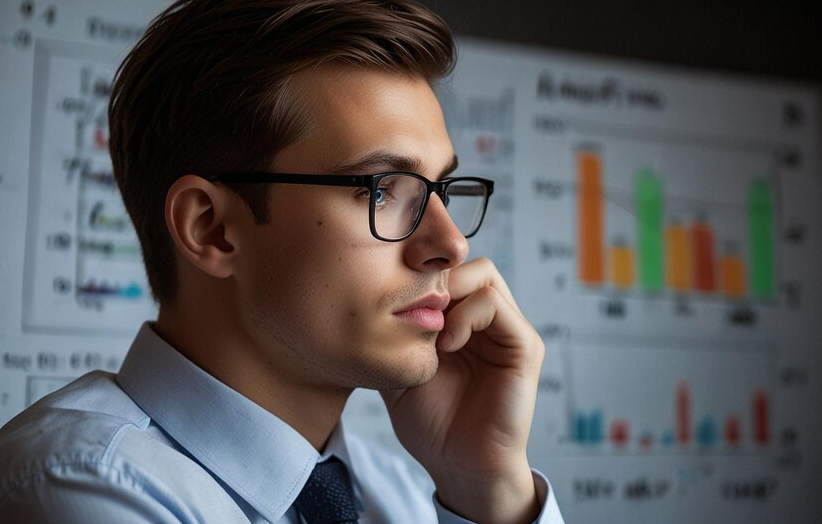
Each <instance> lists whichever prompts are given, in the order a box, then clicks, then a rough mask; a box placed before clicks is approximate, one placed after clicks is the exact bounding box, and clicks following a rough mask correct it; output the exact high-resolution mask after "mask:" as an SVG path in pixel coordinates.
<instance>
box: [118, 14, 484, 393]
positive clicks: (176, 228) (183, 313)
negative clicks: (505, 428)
mask: <svg viewBox="0 0 822 524" xmlns="http://www.w3.org/2000/svg"><path fill="white" fill-rule="evenodd" d="M454 58H455V57H454V44H453V41H452V37H451V35H450V32H449V31H448V29H447V27H446V26H445V25H444V23H443V22H442V21H441V20H440V19H439V18H437V17H436V16H435V15H433V14H432V13H430V12H428V11H427V10H425V9H424V8H422V7H419V6H417V5H416V4H413V3H411V2H409V1H406V0H395V1H390V2H389V1H377V0H356V1H354V0H323V1H316V0H294V1H290V2H284V1H277V0H228V1H212V0H196V1H184V2H179V3H177V4H175V6H173V7H172V8H170V9H169V10H168V11H166V13H165V14H163V15H162V16H161V17H160V18H159V19H158V21H157V22H155V24H154V25H153V26H152V28H151V29H150V30H149V31H148V33H147V35H146V37H145V38H144V40H143V41H142V42H141V43H140V44H139V45H138V46H137V47H136V49H135V50H134V51H133V53H132V54H131V55H130V56H129V58H128V59H127V61H126V62H125V63H124V65H123V67H122V69H121V72H120V75H119V77H118V80H117V81H116V84H115V88H114V91H113V99H112V105H111V111H110V125H111V128H112V129H111V144H112V146H111V149H112V157H113V161H114V170H115V174H116V176H117V178H118V182H119V185H120V188H121V190H122V192H123V196H124V200H125V203H126V207H127V209H128V210H129V213H130V214H131V216H132V218H133V220H134V222H135V225H136V228H137V231H138V235H139V236H140V240H141V243H142V246H143V251H144V257H145V259H146V265H147V270H148V274H149V279H150V283H151V285H152V288H153V290H154V293H155V295H156V296H157V298H158V299H159V300H160V303H161V315H160V317H161V318H160V321H161V324H162V323H163V318H164V313H163V311H164V310H165V311H173V312H174V313H172V314H170V315H169V316H168V317H167V318H173V320H169V323H170V324H181V323H186V322H188V323H189V325H188V326H187V328H186V327H183V328H180V329H183V330H184V331H185V333H186V335H184V336H186V337H189V338H190V337H191V336H196V334H197V333H200V334H201V339H200V340H198V341H192V340H188V341H187V343H189V344H193V345H194V346H195V347H197V346H199V349H197V350H196V351H200V352H201V353H200V355H199V356H198V357H197V358H198V359H199V363H200V364H202V365H204V367H205V368H206V369H207V370H209V371H211V372H214V373H216V374H218V376H220V375H221V374H222V376H221V378H222V379H223V380H226V381H227V382H228V383H232V380H231V379H226V376H225V369H219V368H220V367H221V366H222V367H223V368H224V367H225V366H233V369H234V370H235V374H236V375H237V376H240V377H241V378H239V379H238V380H237V381H233V385H235V386H236V385H237V383H241V384H242V388H245V389H241V391H242V392H243V393H244V394H246V395H247V396H249V397H250V398H252V399H262V398H265V397H268V398H271V395H270V394H269V393H260V392H256V393H255V392H254V391H251V389H252V388H254V387H255V385H256V386H259V387H260V388H262V389H266V388H268V387H270V385H271V384H278V385H280V386H282V385H283V384H291V385H292V386H294V387H297V386H299V387H300V388H305V387H311V386H315V387H317V388H326V389H327V388H328V387H332V388H340V389H341V390H345V389H348V388H355V387H370V388H375V389H387V388H396V387H408V386H411V385H417V384H421V383H424V382H425V381H427V380H428V379H430V378H431V377H432V376H433V374H434V373H435V372H436V369H437V361H438V359H437V355H436V350H435V339H436V336H437V332H438V331H439V330H441V329H442V322H443V316H442V311H441V310H442V309H444V308H445V307H446V306H447V305H448V292H447V282H446V279H447V274H448V270H449V269H450V268H452V267H454V266H456V265H458V264H460V263H461V262H462V261H463V260H464V259H465V257H466V255H467V251H468V247H467V242H466V239H465V237H464V236H463V235H462V233H461V232H460V231H459V230H458V229H457V227H456V226H455V224H454V222H453V221H452V220H451V219H450V217H449V214H448V212H447V211H446V209H445V205H444V202H443V201H442V200H441V199H440V198H439V197H437V196H432V197H431V198H430V200H429V204H428V208H427V210H426V211H425V213H424V215H423V217H422V220H421V222H420V223H419V227H418V228H417V230H416V231H415V232H414V234H413V235H411V236H410V237H409V238H407V239H405V240H402V241H401V242H385V241H382V240H379V239H377V238H375V237H374V236H373V235H372V232H371V231H370V229H369V194H370V193H369V191H368V190H367V189H365V190H364V189H363V188H355V187H328V186H309V185H274V186H271V187H268V188H266V186H265V185H261V184H227V183H225V182H224V181H222V179H221V181H220V182H215V180H214V177H216V176H217V175H220V174H221V173H226V172H228V173H231V172H238V171H268V172H275V173H309V174H311V173H318V174H340V176H343V175H342V173H345V174H350V175H368V174H375V173H380V172H389V171H410V172H415V173H417V174H419V175H421V176H423V177H425V178H427V179H429V180H437V179H440V178H442V177H444V176H446V175H447V174H449V173H450V172H451V171H453V169H455V168H456V157H455V155H454V151H453V148H452V145H451V142H450V140H449V138H448V134H447V132H446V129H445V123H444V120H443V116H442V111H441V110H440V107H439V104H438V103H437V100H436V98H435V96H434V94H433V92H432V90H431V86H430V83H431V82H432V81H433V80H435V79H437V78H440V77H441V76H443V75H445V74H446V73H447V72H449V71H450V69H451V67H452V66H453V62H454ZM167 326H168V324H166V327H167ZM166 334H167V333H166ZM203 337H204V338H203ZM173 338H174V337H173V336H172V337H171V339H172V342H174V340H173ZM218 338H219V339H220V340H217V339H218ZM208 345H211V346H213V347H211V348H209V349H204V348H203V346H208ZM228 346H230V347H231V348H232V352H231V359H223V357H222V355H223V352H224V351H225V349H227V348H228ZM189 351H191V350H189ZM204 360H209V362H208V363H205V362H204ZM252 375H254V376H252ZM272 378H275V380H272ZM274 396H275V397H276V396H277V395H276V394H275V395H274Z"/></svg>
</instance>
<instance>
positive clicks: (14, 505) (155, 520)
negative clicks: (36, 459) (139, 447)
mask: <svg viewBox="0 0 822 524" xmlns="http://www.w3.org/2000/svg"><path fill="white" fill-rule="evenodd" d="M156 488H157V487H156V486H150V485H146V484H145V483H144V482H142V481H141V480H140V479H139V478H138V477H135V476H133V475H131V474H129V472H128V471H123V470H120V469H116V468H114V467H112V466H110V465H106V464H101V463H98V462H82V461H79V462H75V463H71V464H62V465H57V466H51V467H49V468H46V469H43V470H39V471H36V472H32V474H31V475H30V476H28V477H27V478H26V479H25V480H24V481H22V482H20V483H18V484H16V485H14V486H11V487H9V489H8V491H3V492H0V524H19V523H21V522H26V523H27V524H58V523H59V524H98V523H99V524H104V523H105V524H109V523H112V522H117V523H118V524H181V523H184V522H191V521H193V519H190V517H191V515H186V514H185V513H187V512H186V510H185V509H183V508H181V507H179V506H177V507H175V503H174V500H173V498H168V497H166V496H165V495H164V494H163V493H162V490H158V489H156Z"/></svg>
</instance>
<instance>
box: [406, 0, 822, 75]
mask: <svg viewBox="0 0 822 524" xmlns="http://www.w3.org/2000/svg"><path fill="white" fill-rule="evenodd" d="M421 1H422V3H423V4H425V5H427V6H429V7H431V8H432V9H433V10H434V11H436V12H437V13H438V14H439V15H440V16H442V17H443V18H444V19H445V20H446V21H447V22H448V24H449V25H450V26H451V29H452V30H454V32H456V33H457V34H458V35H462V36H475V37H483V38H491V39H495V40H505V41H509V42H516V43H522V44H528V45H537V46H543V47H550V48H555V49H565V50H574V51H582V52H586V53H592V54H597V55H606V56H613V57H626V58H634V59H641V60H650V61H655V62H662V63H665V64H672V65H681V66H688V67H698V68H702V69H712V70H719V71H730V72H736V73H746V74H754V75H763V76H769V77H777V78H789V79H795V80H805V81H812V82H814V83H816V84H817V85H822V51H821V50H820V49H822V15H820V14H818V13H819V11H820V6H819V5H815V3H814V4H812V3H810V2H808V3H807V4H804V3H800V2H780V1H779V0H775V1H771V2H769V3H767V4H764V3H763V4H762V5H759V3H758V2H744V1H740V0H733V1H724V2H723V1H722V0H715V1H712V2H711V1H706V0H695V1H689V0H659V1H656V2H650V1H647V0H646V1H636V0H628V1H620V0H612V1H610V2H608V1H603V0H511V1H507V2H506V1H505V0H421Z"/></svg>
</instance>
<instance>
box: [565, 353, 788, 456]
mask: <svg viewBox="0 0 822 524" xmlns="http://www.w3.org/2000/svg"><path fill="white" fill-rule="evenodd" d="M569 358H570V359H571V361H572V363H573V367H572V371H571V375H572V377H573V379H572V383H573V387H572V391H571V393H570V394H571V402H570V403H569V404H568V413H567V415H568V431H567V443H568V444H569V447H570V449H572V450H574V451H575V452H596V453H603V452H614V453H638V454H653V453H663V454H683V453H685V454H687V453H701V454H705V453H721V454H738V453H759V452H768V451H769V449H770V448H771V446H772V444H773V433H774V431H773V425H774V422H773V413H772V411H773V410H772V403H773V400H772V398H771V393H770V391H771V390H772V378H771V375H772V373H771V371H770V370H771V366H772V363H773V361H774V360H773V359H774V352H773V348H769V347H767V346H764V345H763V346H760V347H756V348H752V347H747V348H745V347H739V348H730V349H728V348H727V346H725V347H722V348H720V347H718V346H716V347H714V346H712V345H711V344H707V343H706V344H704V345H702V346H701V347H697V348H694V347H673V346H658V347H655V346H650V345H646V346H631V345H611V346H602V347H598V346H595V345H584V346H577V347H575V348H574V350H573V352H572V355H571V356H570V357H569ZM672 362H673V364H672ZM637 369H644V370H645V371H646V372H647V371H648V370H651V371H652V373H651V374H648V373H645V374H643V375H637V373H636V370H637ZM740 370H743V372H740ZM717 380H718V381H717ZM614 397H619V398H622V399H623V400H624V399H626V398H629V399H631V402H630V403H625V402H622V403H621V404H619V405H617V404H616V403H614V402H613V400H612V399H613V398H614Z"/></svg>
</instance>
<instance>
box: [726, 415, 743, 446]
mask: <svg viewBox="0 0 822 524" xmlns="http://www.w3.org/2000/svg"><path fill="white" fill-rule="evenodd" d="M741 433H742V432H741V431H740V428H739V419H738V418H736V417H728V420H726V421H725V442H727V443H728V445H729V446H732V447H736V446H738V445H739V441H740V440H741V437H742V435H741Z"/></svg>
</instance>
